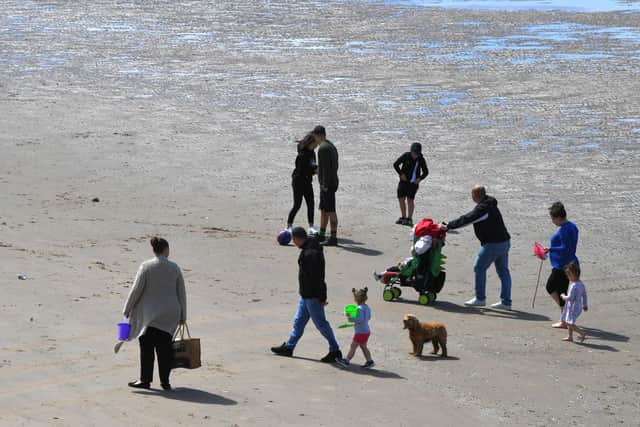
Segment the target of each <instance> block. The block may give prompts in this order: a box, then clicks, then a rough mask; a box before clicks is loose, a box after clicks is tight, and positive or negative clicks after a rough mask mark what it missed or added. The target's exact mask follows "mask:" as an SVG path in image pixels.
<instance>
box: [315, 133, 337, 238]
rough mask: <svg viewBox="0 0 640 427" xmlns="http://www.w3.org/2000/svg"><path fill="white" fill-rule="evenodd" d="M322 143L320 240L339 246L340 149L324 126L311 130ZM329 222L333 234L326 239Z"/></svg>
mask: <svg viewBox="0 0 640 427" xmlns="http://www.w3.org/2000/svg"><path fill="white" fill-rule="evenodd" d="M311 133H312V134H313V136H314V137H315V138H316V141H317V143H318V144H319V145H320V146H319V148H318V181H319V182H320V231H319V233H318V240H319V241H320V242H323V244H324V245H325V246H338V216H337V215H336V191H338V150H336V147H335V146H334V145H333V144H332V143H331V141H329V140H328V139H327V133H326V131H325V129H324V127H323V126H316V127H315V128H314V129H313V131H311ZM327 223H329V224H330V225H331V235H330V236H329V238H328V239H327V240H326V241H325V233H326V230H327Z"/></svg>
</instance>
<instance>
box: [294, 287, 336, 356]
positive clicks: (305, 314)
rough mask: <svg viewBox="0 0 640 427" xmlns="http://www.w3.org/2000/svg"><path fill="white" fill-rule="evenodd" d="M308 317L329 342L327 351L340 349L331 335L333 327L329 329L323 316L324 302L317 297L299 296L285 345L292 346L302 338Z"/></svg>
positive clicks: (329, 326)
mask: <svg viewBox="0 0 640 427" xmlns="http://www.w3.org/2000/svg"><path fill="white" fill-rule="evenodd" d="M309 319H311V320H313V324H314V325H315V326H316V329H318V331H320V333H321V334H322V336H323V337H325V338H326V340H327V341H328V342H329V351H338V350H340V346H339V345H338V342H337V341H336V337H335V336H334V335H333V329H331V325H329V322H328V321H327V319H326V318H325V316H324V304H322V303H321V302H320V301H319V300H318V299H317V298H300V301H299V302H298V311H296V316H295V317H294V318H293V328H292V329H291V335H289V339H288V340H287V342H286V344H285V347H290V348H293V347H295V346H296V344H297V343H298V341H299V340H300V338H302V334H304V328H305V326H307V322H308V321H309Z"/></svg>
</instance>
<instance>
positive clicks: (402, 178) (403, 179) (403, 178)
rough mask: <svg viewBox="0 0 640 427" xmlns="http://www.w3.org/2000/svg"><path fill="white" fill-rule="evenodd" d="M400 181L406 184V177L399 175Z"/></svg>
mask: <svg viewBox="0 0 640 427" xmlns="http://www.w3.org/2000/svg"><path fill="white" fill-rule="evenodd" d="M400 181H403V182H406V181H407V175H405V174H402V175H400Z"/></svg>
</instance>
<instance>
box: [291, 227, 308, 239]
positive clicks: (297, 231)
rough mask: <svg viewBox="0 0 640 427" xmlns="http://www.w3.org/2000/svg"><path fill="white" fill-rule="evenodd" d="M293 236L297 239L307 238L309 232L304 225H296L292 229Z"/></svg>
mask: <svg viewBox="0 0 640 427" xmlns="http://www.w3.org/2000/svg"><path fill="white" fill-rule="evenodd" d="M291 236H293V237H295V238H296V239H306V238H307V232H306V231H305V229H304V228H302V227H295V228H294V229H293V230H291Z"/></svg>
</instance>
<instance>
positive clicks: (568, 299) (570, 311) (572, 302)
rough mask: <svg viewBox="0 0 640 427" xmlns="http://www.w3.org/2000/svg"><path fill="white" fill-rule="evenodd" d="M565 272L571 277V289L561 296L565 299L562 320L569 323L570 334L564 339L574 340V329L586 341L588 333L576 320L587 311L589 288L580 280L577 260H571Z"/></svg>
mask: <svg viewBox="0 0 640 427" xmlns="http://www.w3.org/2000/svg"><path fill="white" fill-rule="evenodd" d="M564 272H565V274H566V275H567V278H569V290H568V291H567V293H566V294H561V295H560V298H562V299H563V300H564V301H565V305H564V308H563V309H562V321H563V322H565V323H566V324H567V330H568V331H569V335H568V336H567V337H566V338H563V340H564V341H573V331H576V333H577V334H578V339H579V340H580V342H582V341H584V338H585V337H586V333H585V331H584V330H582V329H581V328H579V327H578V325H576V320H577V319H578V316H580V313H582V310H584V311H587V310H588V309H589V307H588V306H587V289H586V288H585V286H584V283H582V282H581V281H580V267H578V264H577V263H576V262H575V261H572V262H570V263H569V264H567V265H566V266H565V267H564Z"/></svg>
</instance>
